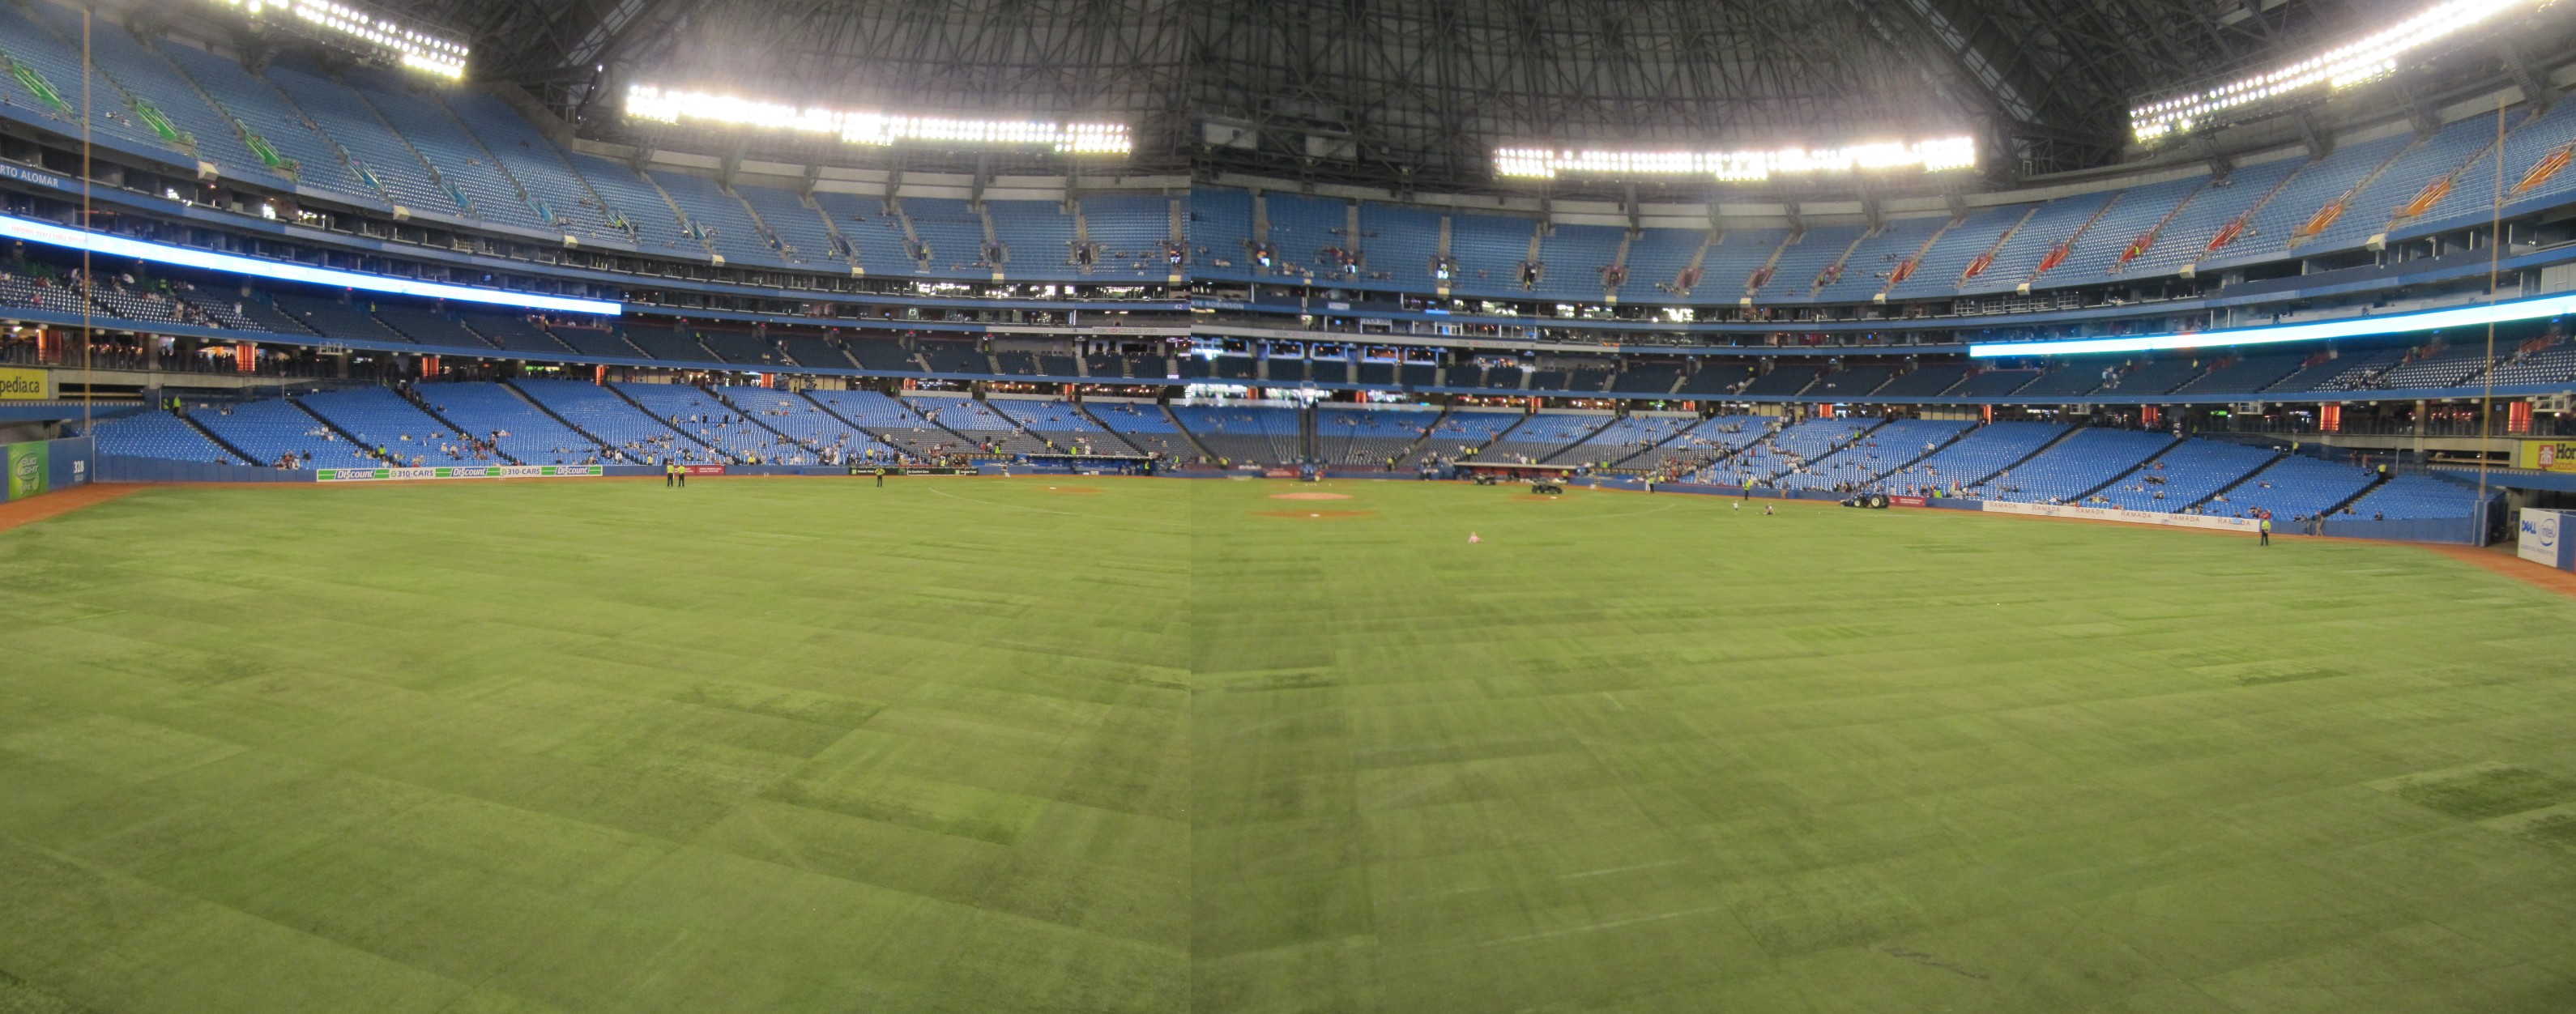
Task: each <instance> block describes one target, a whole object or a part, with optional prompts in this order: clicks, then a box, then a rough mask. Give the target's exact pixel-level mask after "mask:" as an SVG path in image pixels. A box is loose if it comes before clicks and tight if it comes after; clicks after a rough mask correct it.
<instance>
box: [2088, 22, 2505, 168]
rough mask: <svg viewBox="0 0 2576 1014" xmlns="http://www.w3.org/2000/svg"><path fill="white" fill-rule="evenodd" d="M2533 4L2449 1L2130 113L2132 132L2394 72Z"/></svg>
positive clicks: (2142, 135)
mask: <svg viewBox="0 0 2576 1014" xmlns="http://www.w3.org/2000/svg"><path fill="white" fill-rule="evenodd" d="M2528 2H2529V0H2449V2H2448V3H2442V4H2437V5H2435V6H2434V7H2432V8H2431V9H2429V10H2426V11H2424V12H2423V13H2421V14H2417V15H2415V16H2414V17H2411V18H2408V19H2406V20H2404V21H2401V22H2398V23H2397V24H2396V25H2395V26H2393V27H2390V28H2387V29H2383V30H2381V31H2379V32H2376V33H2373V34H2371V35H2369V36H2366V37H2364V38H2362V39H2361V40H2360V41H2358V42H2354V43H2352V44H2351V45H2347V46H2343V47H2341V48H2338V49H2332V50H2328V51H2326V52H2325V53H2323V54H2320V55H2317V56H2314V57H2310V58H2308V59H2306V60H2302V61H2300V62H2298V63H2294V64H2291V65H2289V66H2287V67H2282V68H2279V69H2277V70H2274V71H2271V72H2270V73H2266V74H2260V75H2257V76H2254V77H2249V78H2244V79H2241V80H2237V81H2230V82H2228V83H2226V84H2222V85H2219V86H2217V87H2215V88H2210V89H2207V90H2204V91H2198V92H2193V93H2191V94H2189V95H2177V96H2174V97H2172V98H2168V99H2164V100H2162V101H2158V102H2151V103H2148V104H2146V105H2143V106H2139V107H2138V108H2136V109H2132V110H2130V111H2129V130H2130V132H2131V133H2132V134H2134V135H2136V137H2137V139H2138V140H2139V141H2140V142H2146V141H2152V140H2155V139H2156V138H2159V137H2163V136H2165V135H2166V134H2171V133H2174V132H2177V131H2185V130H2190V129H2191V128H2192V125H2193V124H2195V123H2200V122H2204V121H2207V120H2208V119H2210V118H2211V117H2213V116H2216V115H2218V114H2220V113H2223V112H2226V111H2228V110H2230V109H2237V108H2241V107H2245V106H2251V105H2254V104H2256V103H2259V102H2263V101H2266V100H2268V99H2272V98H2276V97H2279V96H2282V95H2287V94H2290V93H2292V92H2296V91H2301V90H2304V89H2307V88H2310V87H2314V86H2316V85H2320V84H2322V85H2325V86H2327V87H2329V88H2345V87H2349V86H2352V85H2357V84H2360V83H2362V82H2364V81H2369V80H2372V79H2374V78H2378V77H2381V76H2384V75H2386V74H2389V73H2392V72H2394V71H2396V69H2397V57H2398V55H2399V54H2401V53H2404V52H2406V51H2407V50H2410V49H2414V48H2417V47H2419V46H2424V45H2428V44H2431V43H2433V42H2435V41H2438V40H2440V39H2441V38H2443V37H2445V36H2448V35H2451V34H2453V33H2456V32H2460V31H2463V30H2466V29H2468V28H2471V27H2474V26H2475V25H2477V24H2478V23H2479V22H2482V21H2485V20H2487V19H2489V18H2492V17H2494V16H2496V15H2498V14H2502V13H2504V12H2505V11H2508V10H2511V9H2513V8H2515V7H2520V6H2522V5H2523V4H2525V3H2528Z"/></svg>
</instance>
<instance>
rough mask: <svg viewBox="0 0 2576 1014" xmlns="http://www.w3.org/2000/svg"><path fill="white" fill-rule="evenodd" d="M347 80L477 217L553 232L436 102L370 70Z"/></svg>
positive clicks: (353, 72) (355, 70)
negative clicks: (409, 143)
mask: <svg viewBox="0 0 2576 1014" xmlns="http://www.w3.org/2000/svg"><path fill="white" fill-rule="evenodd" d="M342 76H343V78H344V79H345V80H346V81H347V82H348V83H349V84H350V85H352V86H354V87H355V88H356V89H357V92H358V94H359V95H360V96H362V97H364V98H365V99H366V101H367V104H368V105H371V106H373V107H374V108H375V110H376V112H378V113H380V114H382V115H383V117H384V120H385V122H388V123H391V124H392V125H393V127H394V129H395V131H396V132H398V133H399V134H400V135H401V136H402V138H403V139H404V140H407V141H409V142H411V147H412V150H414V151H416V152H418V153H419V154H420V157H421V159H422V160H424V161H426V162H428V163H429V165H430V168H431V169H433V170H435V178H434V180H433V182H442V181H443V182H445V183H446V184H447V185H448V186H449V187H451V188H453V190H454V192H453V194H451V196H455V197H461V198H463V200H464V202H465V203H466V205H467V211H468V212H469V213H470V214H472V215H473V216H474V217H475V218H479V219H482V220H483V221H485V222H489V223H491V224H494V225H506V226H513V227H517V228H522V229H529V230H538V231H544V230H550V229H552V228H553V226H552V225H551V223H548V222H547V221H546V220H544V219H543V218H540V217H538V215H537V212H536V210H535V209H533V208H531V207H529V206H528V201H527V199H526V198H524V197H522V196H520V194H519V188H518V185H517V184H515V183H513V182H511V180H510V178H509V177H508V176H505V175H503V174H502V172H501V168H500V167H499V166H497V165H494V164H493V162H492V155H491V153H490V152H487V151H484V150H483V145H482V143H481V142H479V141H476V140H475V139H474V138H473V136H472V135H469V134H467V133H466V132H465V128H464V126H463V125H461V124H459V123H458V122H457V121H456V117H454V116H452V115H450V114H449V113H448V111H447V108H446V107H445V106H442V105H440V104H439V103H438V100H437V99H434V98H429V97H425V96H422V95H417V94H413V93H412V92H411V91H410V89H409V87H408V86H407V85H406V84H405V83H404V82H403V81H402V80H401V79H399V78H396V77H393V76H392V75H390V74H388V73H386V72H384V71H380V70H376V69H374V68H371V67H364V66H359V67H351V68H349V69H347V70H345V71H343V72H342Z"/></svg>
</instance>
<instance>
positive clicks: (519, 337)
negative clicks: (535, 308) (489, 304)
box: [459, 310, 572, 353]
mask: <svg viewBox="0 0 2576 1014" xmlns="http://www.w3.org/2000/svg"><path fill="white" fill-rule="evenodd" d="M459 316H460V318H461V320H462V321H463V323H464V324H465V326H466V327H467V328H470V329H472V330H473V331H474V333H475V334H478V335H482V336H483V339H484V340H485V341H488V342H490V343H492V344H493V345H495V346H498V347H500V348H503V349H507V350H510V351H512V352H535V353H561V352H569V351H571V350H572V346H569V345H566V344H564V343H563V342H562V341H561V340H558V339H557V338H556V337H555V336H554V335H552V334H550V333H548V332H547V331H546V329H545V327H544V326H543V325H540V324H538V323H537V321H536V319H535V318H533V317H522V316H519V315H516V314H510V313H493V312H489V311H474V310H468V311H466V312H465V313H463V314H460V315H459Z"/></svg>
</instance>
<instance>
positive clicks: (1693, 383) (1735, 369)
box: [1673, 363, 1753, 394]
mask: <svg viewBox="0 0 2576 1014" xmlns="http://www.w3.org/2000/svg"><path fill="white" fill-rule="evenodd" d="M1752 380H1753V367H1751V366H1747V365H1743V364H1740V363H1737V364H1728V363H1701V364H1699V369H1698V370H1697V371H1695V372H1693V373H1692V374H1691V375H1690V376H1688V377H1685V378H1683V380H1682V386H1681V387H1679V388H1677V389H1675V390H1674V392H1673V393H1675V394H1733V393H1735V392H1736V391H1739V390H1742V389H1743V388H1744V385H1745V384H1747V383H1750V382H1751V381H1752Z"/></svg>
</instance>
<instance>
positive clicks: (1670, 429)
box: [1556, 415, 1699, 467]
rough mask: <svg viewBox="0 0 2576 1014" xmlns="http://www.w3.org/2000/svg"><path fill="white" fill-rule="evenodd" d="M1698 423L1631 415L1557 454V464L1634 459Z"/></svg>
mask: <svg viewBox="0 0 2576 1014" xmlns="http://www.w3.org/2000/svg"><path fill="white" fill-rule="evenodd" d="M1698 421H1699V420H1697V419H1694V418H1690V417H1687V416H1661V415H1639V416H1628V417H1626V418H1623V419H1620V420H1618V421H1617V422H1613V423H1611V424H1610V425H1608V426H1604V427H1602V428H1601V430H1600V431H1599V432H1597V433H1594V434H1592V436H1591V438H1590V439H1587V440H1585V441H1584V442H1582V443H1580V444H1576V445H1575V446H1573V447H1571V448H1568V449H1567V450H1566V452H1565V453H1563V454H1560V455H1557V460H1556V463H1557V464H1574V463H1577V462H1580V463H1583V464H1589V465H1596V466H1602V467H1607V466H1611V465H1616V464H1618V463H1620V462H1623V461H1626V460H1628V459H1629V458H1631V457H1635V456H1636V455H1637V454H1638V452H1641V451H1644V450H1646V449H1647V448H1650V447H1653V446H1655V445H1656V444H1660V443H1663V442H1664V441H1666V440H1670V439H1672V437H1673V434H1676V433H1679V432H1681V431H1683V430H1686V429H1689V428H1690V427H1691V424H1692V423H1695V422H1698Z"/></svg>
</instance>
